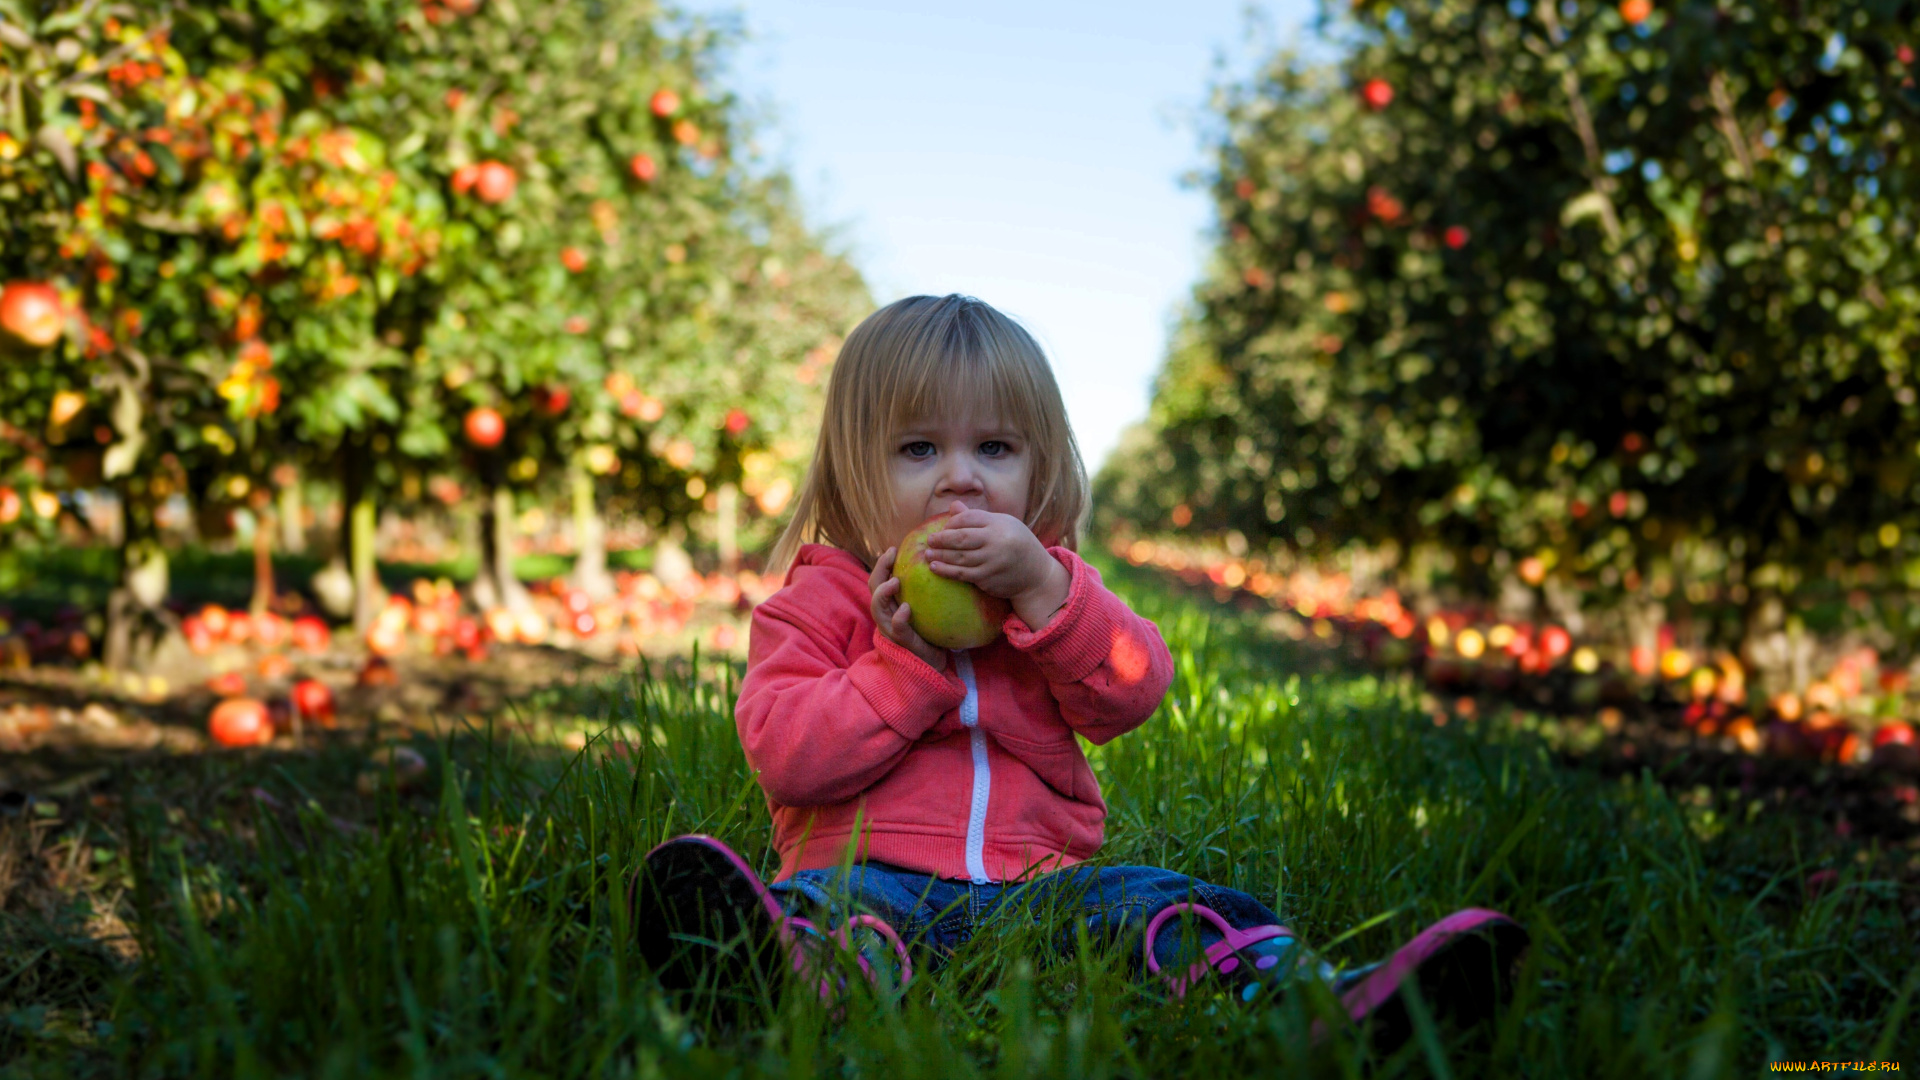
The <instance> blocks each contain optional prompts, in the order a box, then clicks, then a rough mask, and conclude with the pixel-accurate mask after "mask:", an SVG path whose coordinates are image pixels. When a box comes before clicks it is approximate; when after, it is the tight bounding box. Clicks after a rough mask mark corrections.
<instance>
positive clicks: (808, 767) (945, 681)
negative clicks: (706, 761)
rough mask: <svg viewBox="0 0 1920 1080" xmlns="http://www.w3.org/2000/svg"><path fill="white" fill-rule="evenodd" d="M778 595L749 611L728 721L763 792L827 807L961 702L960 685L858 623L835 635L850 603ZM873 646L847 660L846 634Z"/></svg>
mask: <svg viewBox="0 0 1920 1080" xmlns="http://www.w3.org/2000/svg"><path fill="white" fill-rule="evenodd" d="M809 592H810V593H812V594H813V595H807V596H804V597H802V596H798V595H794V596H775V597H774V598H773V599H771V600H769V601H767V602H766V603H765V604H762V605H760V607H758V608H756V609H755V610H754V613H753V634H752V639H751V641H750V643H749V646H748V650H747V674H746V678H745V679H744V680H743V681H742V682H741V685H740V698H739V702H738V703H737V704H736V705H735V707H734V723H735V725H736V726H737V727H738V729H739V732H740V744H741V746H742V747H743V748H744V749H745V750H746V754H747V764H748V765H750V766H752V768H753V769H754V771H755V772H756V773H757V774H758V777H759V781H760V786H761V788H762V789H763V790H765V791H766V793H767V797H768V798H770V799H772V800H773V801H774V802H776V803H780V804H782V805H785V806H800V807H805V806H830V805H833V804H835V803H842V802H845V801H847V800H848V799H851V798H853V797H854V796H856V795H858V794H859V793H860V792H862V791H864V790H866V789H867V788H869V787H871V786H873V784H874V783H875V782H876V781H878V780H879V779H880V778H881V777H883V776H885V775H886V774H887V773H888V772H890V771H891V770H892V769H893V768H894V766H896V765H898V764H899V763H900V760H901V758H903V757H905V756H906V754H907V751H908V750H909V749H911V748H912V746H913V744H914V742H915V741H916V740H918V739H919V738H920V737H921V736H922V735H924V734H926V732H927V731H928V730H929V729H930V728H932V727H933V726H934V724H936V723H937V722H939V720H940V717H941V716H942V715H943V714H945V713H947V712H949V711H950V710H953V709H955V708H958V707H959V705H960V702H961V701H962V700H963V699H964V698H965V697H966V687H965V685H964V684H962V683H961V682H960V680H959V679H958V678H957V677H955V676H954V675H952V674H950V673H946V672H939V671H935V670H934V669H933V668H931V667H928V666H927V664H926V663H925V661H923V660H921V659H920V658H919V657H917V656H915V655H914V654H913V653H912V652H910V651H908V650H906V649H904V648H902V647H900V646H899V645H896V644H894V643H893V642H892V641H890V640H888V639H887V638H886V637H884V636H882V635H881V634H880V633H878V632H877V631H875V630H874V629H872V627H871V626H870V625H865V624H866V623H867V622H868V620H866V619H864V618H862V617H861V614H862V613H858V612H851V613H845V614H850V615H851V617H852V619H853V620H854V621H853V622H852V623H851V624H843V625H846V626H847V629H846V630H843V632H842V633H840V634H838V635H836V634H834V633H833V631H832V629H831V627H832V625H833V623H835V622H839V621H840V620H839V619H837V618H836V616H839V615H841V614H843V612H841V611H839V610H836V609H838V608H844V607H846V606H847V604H848V603H849V600H848V598H847V597H844V596H839V595H826V593H828V592H829V590H809ZM853 633H870V634H872V635H873V649H872V650H871V651H869V652H866V653H864V654H862V655H861V656H860V657H859V658H858V659H856V660H851V661H849V660H848V649H847V647H846V645H845V642H846V640H847V638H848V636H849V635H850V634H853Z"/></svg>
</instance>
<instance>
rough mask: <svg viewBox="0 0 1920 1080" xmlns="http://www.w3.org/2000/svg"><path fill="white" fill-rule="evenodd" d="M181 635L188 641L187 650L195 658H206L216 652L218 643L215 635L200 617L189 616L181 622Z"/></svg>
mask: <svg viewBox="0 0 1920 1080" xmlns="http://www.w3.org/2000/svg"><path fill="white" fill-rule="evenodd" d="M180 634H181V636H183V637H185V638H186V639H187V648H188V649H190V650H191V651H192V652H193V655H195V656H205V655H207V654H208V653H210V652H212V651H213V650H214V647H215V644H216V643H215V641H214V640H213V634H212V633H210V632H209V631H208V630H207V624H206V623H204V622H202V621H201V620H200V616H198V615H189V616H187V617H186V618H184V619H181V620H180Z"/></svg>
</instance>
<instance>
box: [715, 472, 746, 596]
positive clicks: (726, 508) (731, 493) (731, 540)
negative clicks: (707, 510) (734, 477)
mask: <svg viewBox="0 0 1920 1080" xmlns="http://www.w3.org/2000/svg"><path fill="white" fill-rule="evenodd" d="M715 495H716V496H717V497H716V498H715V499H714V501H715V502H716V503H717V504H718V505H717V506H716V507H715V508H714V512H715V513H716V514H718V515H719V518H720V529H719V533H720V537H719V539H720V572H721V573H723V574H726V575H727V576H729V577H731V576H733V575H734V574H737V573H739V572H740V489H739V488H738V487H736V486H734V485H733V484H721V485H720V490H719V491H718V492H716V493H715Z"/></svg>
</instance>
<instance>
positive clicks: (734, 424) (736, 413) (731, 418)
mask: <svg viewBox="0 0 1920 1080" xmlns="http://www.w3.org/2000/svg"><path fill="white" fill-rule="evenodd" d="M751 422H752V421H751V420H750V419H749V418H748V416H747V411H746V410H745V409H728V410H727V421H726V424H727V434H729V435H738V434H740V433H741V432H743V431H745V430H747V425H748V424H749V423H751Z"/></svg>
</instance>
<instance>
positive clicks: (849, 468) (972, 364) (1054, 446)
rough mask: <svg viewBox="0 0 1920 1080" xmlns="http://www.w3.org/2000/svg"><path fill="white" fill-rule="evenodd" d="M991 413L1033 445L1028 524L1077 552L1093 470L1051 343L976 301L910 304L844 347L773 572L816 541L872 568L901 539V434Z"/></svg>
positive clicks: (878, 319) (893, 308)
mask: <svg viewBox="0 0 1920 1080" xmlns="http://www.w3.org/2000/svg"><path fill="white" fill-rule="evenodd" d="M980 405H986V406H988V407H990V408H991V409H992V410H993V411H994V412H995V413H997V414H998V416H999V417H1000V419H1001V420H1002V421H1003V422H1005V423H1008V424H1010V425H1012V426H1013V428H1014V429H1015V430H1017V431H1019V432H1020V433H1021V435H1023V436H1025V437H1026V439H1027V442H1028V444H1029V446H1030V451H1029V453H1030V454H1031V457H1032V461H1033V475H1032V478H1031V480H1030V481H1029V484H1028V488H1027V491H1028V495H1027V508H1026V514H1025V516H1024V520H1025V521H1026V523H1027V527H1028V528H1030V529H1032V530H1033V533H1034V535H1035V536H1038V537H1039V538H1040V541H1041V542H1042V543H1045V544H1057V545H1060V546H1062V547H1066V548H1075V547H1077V546H1078V543H1079V534H1080V529H1081V527H1082V525H1083V523H1084V521H1085V518H1086V515H1087V506H1088V493H1087V471H1086V467H1085V466H1084V465H1083V464H1082V463H1081V461H1080V448H1079V446H1078V445H1077V444H1076V443H1075V442H1074V439H1073V429H1072V427H1070V426H1069V425H1068V423H1067V409H1066V404H1065V403H1064V402H1063V401H1062V400H1061V398H1060V386H1059V384H1058V383H1056V382H1054V379H1053V369H1052V368H1051V367H1050V366H1048V364H1047V357H1046V354H1045V353H1044V352H1042V351H1041V349H1040V345H1039V343H1038V342H1036V341H1034V340H1033V335H1031V334H1029V333H1027V331H1026V330H1025V329H1024V328H1023V327H1021V326H1020V324H1019V323H1016V322H1014V321H1013V320H1012V319H1010V318H1008V317H1007V316H1006V315H1004V314H1002V313H1001V312H999V311H996V310H995V309H994V308H993V307H992V306H991V305H989V304H986V303H984V302H982V301H979V300H976V299H974V298H973V297H971V296H959V295H952V296H909V297H907V298H906V299H905V300H897V301H895V302H893V303H891V304H888V305H887V306H886V307H883V308H881V309H880V310H879V311H876V312H874V313H873V314H871V315H869V316H867V317H866V319H864V320H863V321H862V322H861V323H860V325H859V326H857V327H855V328H854V330H853V333H852V334H849V335H848V336H847V341H846V344H845V345H843V346H842V347H841V349H840V358H839V360H837V361H835V363H834V365H833V376H832V378H831V379H830V380H829V381H828V383H827V405H826V415H825V416H824V417H822V418H821V423H820V439H819V442H817V443H816V444H815V446H814V451H813V463H812V464H811V465H809V466H808V467H807V478H806V480H805V481H803V482H802V484H801V486H800V496H799V498H798V500H797V501H796V503H795V507H794V512H793V520H792V521H789V522H788V523H787V527H786V529H785V531H783V532H782V533H781V534H780V540H779V542H778V543H776V544H775V545H774V548H773V558H772V561H771V562H772V565H771V566H770V567H769V569H770V570H771V571H772V572H774V573H782V572H784V571H785V570H786V568H787V566H788V565H789V564H790V563H791V562H792V561H793V557H794V555H795V554H796V553H797V552H799V550H800V545H802V544H807V543H828V544H832V545H833V546H834V547H837V548H840V549H841V550H843V551H847V552H850V553H851V554H852V555H853V556H854V558H856V559H859V560H860V561H861V562H862V563H864V564H866V565H868V566H872V565H873V560H874V559H875V557H877V556H878V555H879V554H880V553H881V552H882V551H885V550H886V549H887V548H888V547H890V546H892V544H893V543H894V542H895V541H896V540H898V539H899V538H898V537H894V536H888V535H885V532H886V530H887V529H888V528H889V527H890V524H891V522H892V519H893V488H892V481H891V479H890V456H891V454H892V451H893V445H892V443H893V438H894V436H895V434H896V433H898V432H900V431H904V430H906V429H907V428H908V427H910V426H912V425H913V424H914V423H916V422H918V421H920V420H922V419H925V418H927V417H931V416H935V415H951V414H952V412H953V411H954V410H957V409H970V408H973V407H977V406H980Z"/></svg>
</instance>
